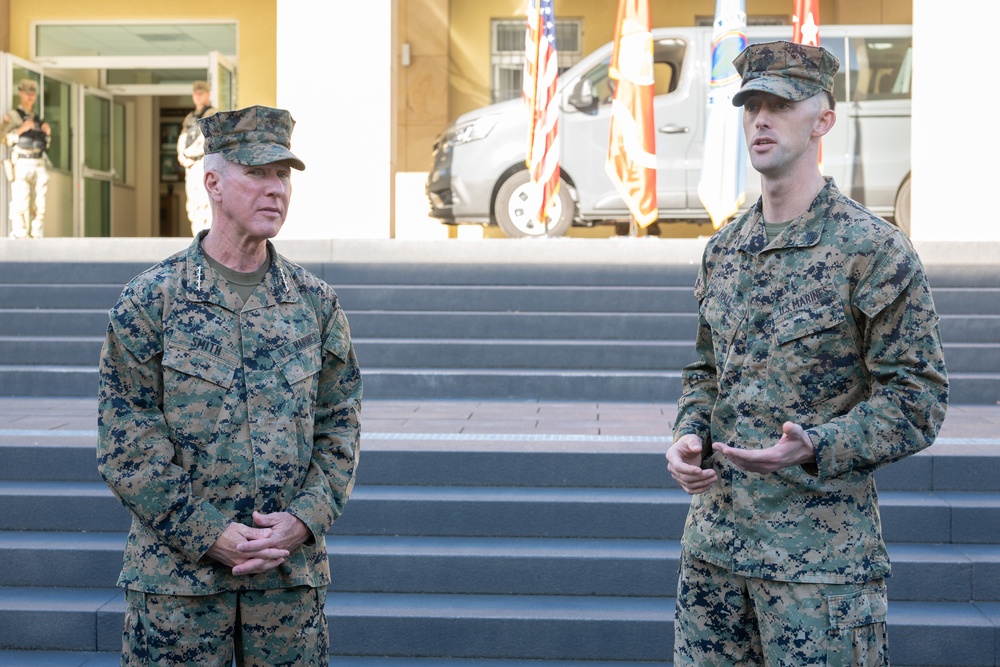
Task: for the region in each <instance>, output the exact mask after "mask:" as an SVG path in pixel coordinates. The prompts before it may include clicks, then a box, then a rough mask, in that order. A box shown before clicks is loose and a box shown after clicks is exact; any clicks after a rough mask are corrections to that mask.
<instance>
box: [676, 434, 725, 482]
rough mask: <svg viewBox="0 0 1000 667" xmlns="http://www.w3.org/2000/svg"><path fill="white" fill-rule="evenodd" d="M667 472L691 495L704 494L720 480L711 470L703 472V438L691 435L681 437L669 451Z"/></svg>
mask: <svg viewBox="0 0 1000 667" xmlns="http://www.w3.org/2000/svg"><path fill="white" fill-rule="evenodd" d="M667 470H669V471H670V476H671V477H673V478H674V479H675V480H677V483H678V484H680V485H681V488H682V489H684V490H685V491H687V492H688V493H690V494H691V495H695V494H697V493H704V492H705V491H707V490H708V489H709V487H711V486H712V485H713V484H715V482H716V480H717V479H718V475H716V473H715V471H714V470H712V469H711V468H708V469H707V470H702V468H701V438H699V437H698V436H696V435H694V434H691V433H689V434H687V435H684V436H681V437H680V438H679V439H678V440H677V441H676V442H674V444H672V445H671V446H670V449H668V450H667Z"/></svg>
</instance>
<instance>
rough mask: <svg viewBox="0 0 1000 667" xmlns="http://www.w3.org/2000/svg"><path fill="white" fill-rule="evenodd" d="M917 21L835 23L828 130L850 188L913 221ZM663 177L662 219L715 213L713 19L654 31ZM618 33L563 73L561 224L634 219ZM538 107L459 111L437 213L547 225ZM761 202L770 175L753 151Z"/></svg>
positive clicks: (755, 35)
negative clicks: (617, 171) (708, 131)
mask: <svg viewBox="0 0 1000 667" xmlns="http://www.w3.org/2000/svg"><path fill="white" fill-rule="evenodd" d="M791 34H792V28H791V26H769V27H751V28H749V29H748V31H747V35H748V40H749V41H750V42H751V43H753V42H764V41H770V40H774V39H790V38H791ZM911 35H912V27H911V26H909V25H853V26H836V25H824V26H822V28H821V30H820V37H821V44H822V45H823V47H824V48H826V49H828V50H829V51H831V52H832V53H833V54H834V55H836V56H837V58H839V59H840V72H839V73H838V74H837V78H836V81H835V90H834V94H835V96H836V98H837V109H836V111H837V123H836V125H835V126H834V128H833V130H832V131H831V132H830V133H829V134H827V135H826V136H825V137H824V138H823V171H824V173H825V174H826V175H828V176H832V177H833V178H834V180H835V181H836V183H837V186H838V187H839V188H840V189H841V191H843V192H844V193H845V194H847V195H849V196H850V197H852V198H854V199H855V200H857V201H859V202H861V203H862V204H865V205H866V206H868V208H870V209H871V210H872V211H874V212H875V213H876V214H878V215H881V216H883V217H886V218H888V219H891V220H894V221H895V222H896V224H897V225H899V226H900V227H902V228H903V229H904V230H906V231H909V206H910V81H911V78H912V70H911V67H912V65H911V63H912V40H911ZM653 44H654V47H653V51H654V53H653V59H654V68H655V75H656V96H655V97H654V101H653V105H654V114H655V118H656V129H657V132H656V160H657V165H658V167H657V173H656V186H657V202H658V204H659V218H660V222H661V223H669V222H670V221H671V220H696V221H700V220H704V221H707V220H708V214H707V213H706V211H705V209H704V207H703V206H702V204H701V200H700V199H699V198H698V181H699V180H700V178H701V162H702V145H703V142H704V134H705V122H706V106H707V102H708V88H709V82H710V66H711V61H712V29H711V28H710V27H705V28H701V27H697V28H695V27H692V28H657V29H654V30H653ZM611 47H612V44H611V43H608V44H605V45H604V46H603V47H601V48H600V49H598V50H597V51H595V52H594V53H591V54H590V55H588V56H586V57H585V58H583V59H582V60H581V61H580V62H579V63H577V64H576V65H574V66H573V67H571V68H570V69H568V70H566V71H565V72H564V73H562V74H561V75H560V76H559V93H558V94H559V96H560V117H559V123H560V125H559V132H560V141H561V153H560V158H559V164H560V169H561V172H562V181H561V183H560V186H559V197H558V200H557V202H556V203H555V208H554V210H553V212H552V222H550V224H549V235H553V236H555V235H563V234H565V233H566V231H567V230H568V229H569V228H570V226H572V225H582V226H591V225H594V224H600V223H613V222H625V221H628V220H629V212H628V209H627V208H626V206H625V202H624V201H623V200H622V198H621V196H620V195H619V194H618V191H617V190H616V189H615V187H614V185H613V184H612V182H611V179H610V178H609V177H608V175H607V173H606V172H605V169H604V162H605V159H606V157H607V152H608V135H609V129H610V115H611V97H612V89H611V86H610V85H609V81H610V80H609V79H608V65H609V63H610V59H611ZM528 118H529V117H528V112H527V110H526V109H525V107H524V105H523V103H522V102H521V100H520V99H516V100H510V101H507V102H501V103H499V104H493V105H490V106H487V107H483V108H481V109H477V110H476V111H472V112H470V113H467V114H463V115H462V116H460V117H459V118H458V120H457V121H456V122H455V124H454V125H452V126H451V127H449V128H448V129H447V130H446V131H445V132H444V133H442V134H441V135H440V136H439V137H438V138H437V139H436V141H435V143H434V166H433V168H432V170H431V172H430V174H429V175H428V178H427V186H426V190H427V196H428V199H429V200H430V205H431V212H430V215H431V217H433V218H437V219H439V220H440V221H441V222H443V223H446V224H461V223H475V224H496V225H499V226H500V228H501V229H502V230H503V231H504V233H506V234H507V235H508V236H515V237H516V236H540V235H543V234H544V233H545V230H544V228H543V227H542V225H539V224H538V223H537V222H535V221H534V220H533V219H532V212H531V210H530V208H529V207H526V206H525V205H524V202H525V200H526V198H527V192H526V188H525V184H526V183H527V182H528V180H529V177H528V172H527V170H526V168H525V164H524V158H525V149H526V145H527V136H528ZM747 169H748V173H747V179H746V185H747V200H746V203H745V204H744V208H746V207H749V206H750V205H752V204H753V203H754V202H756V200H757V198H758V197H759V195H760V177H759V175H758V174H757V173H756V172H755V171H754V170H753V167H752V166H750V164H749V160H748V161H747Z"/></svg>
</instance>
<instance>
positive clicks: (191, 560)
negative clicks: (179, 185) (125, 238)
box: [97, 234, 362, 595]
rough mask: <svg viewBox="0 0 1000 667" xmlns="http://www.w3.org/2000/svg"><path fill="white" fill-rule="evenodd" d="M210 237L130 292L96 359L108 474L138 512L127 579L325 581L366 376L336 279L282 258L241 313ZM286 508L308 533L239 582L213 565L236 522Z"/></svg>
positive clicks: (193, 591) (152, 584) (257, 583)
mask: <svg viewBox="0 0 1000 667" xmlns="http://www.w3.org/2000/svg"><path fill="white" fill-rule="evenodd" d="M201 236H203V234H202V235H199V237H198V238H196V239H195V240H194V242H193V243H192V244H191V246H190V247H189V248H188V249H187V250H186V251H184V252H182V253H178V254H177V255H175V256H173V257H170V258H168V259H166V260H164V261H163V262H161V263H160V264H158V265H156V266H154V267H152V268H151V269H149V270H147V271H146V272H144V273H142V274H141V275H139V276H138V277H136V278H135V279H134V280H132V282H130V283H129V284H128V285H127V286H126V287H125V289H124V291H123V292H122V295H121V298H120V299H119V301H118V303H117V305H115V307H114V308H113V309H112V310H111V313H110V316H111V323H110V325H109V327H108V333H107V338H106V340H105V343H104V349H103V350H102V352H101V363H100V393H99V414H98V426H99V440H98V448H97V457H98V468H99V470H100V472H101V475H102V476H103V477H104V479H105V480H106V481H107V483H108V486H109V487H110V488H111V490H112V491H113V492H114V493H115V495H116V496H117V497H118V498H119V499H120V500H121V502H122V504H124V505H125V507H126V508H127V509H128V510H129V512H131V514H132V517H133V519H132V529H131V531H130V533H129V536H128V542H127V544H126V547H125V563H124V566H123V569H122V573H121V577H120V578H119V584H121V585H123V586H125V587H127V588H130V589H136V590H142V591H146V592H150V593H167V594H173V595H205V594H211V593H217V592H222V591H232V590H263V589H269V588H287V587H292V586H303V585H304V586H312V587H316V586H325V585H326V584H327V583H329V581H330V572H329V563H328V557H327V552H326V543H325V540H324V534H325V533H326V532H327V530H329V528H330V526H331V525H332V524H333V522H334V521H335V520H336V519H337V518H338V517H339V516H340V515H341V513H342V512H343V511H344V506H345V505H346V503H347V499H348V496H349V495H350V493H351V489H352V487H353V485H354V479H355V469H356V467H357V463H358V454H359V445H360V440H359V435H360V412H361V391H362V382H361V375H360V371H359V369H358V363H357V358H356V356H355V353H354V346H353V344H352V343H351V335H350V330H349V328H348V323H347V318H346V316H345V315H344V311H343V310H342V309H341V308H340V305H339V304H338V301H337V296H336V294H335V293H334V292H333V290H332V289H331V288H330V286H329V285H327V284H326V283H324V282H323V281H321V280H320V279H318V278H317V277H315V276H314V275H312V274H311V273H309V272H308V271H306V270H305V269H303V268H301V267H299V266H296V265H295V264H293V263H291V262H289V261H288V260H286V259H285V258H283V257H281V256H280V255H278V254H277V253H276V252H275V250H274V247H273V246H272V245H271V244H270V243H268V248H267V249H268V252H269V254H270V256H271V260H272V264H271V268H270V269H269V271H268V273H267V274H266V276H265V277H264V280H263V281H262V283H261V285H260V286H258V288H257V290H256V291H255V292H254V293H253V294H252V295H251V296H250V298H249V299H248V300H247V302H246V304H245V305H242V306H241V303H240V299H239V297H238V295H237V294H236V292H235V291H233V290H232V289H230V287H229V284H228V283H227V282H226V281H225V279H224V278H222V277H221V276H220V275H219V274H218V273H217V272H216V271H215V270H214V269H212V267H211V266H210V265H209V264H208V262H207V261H206V259H205V255H204V254H203V253H202V251H201V247H200V241H201ZM255 510H256V511H260V512H279V511H287V512H291V513H292V514H294V515H295V516H296V517H298V518H299V519H301V520H302V521H303V522H304V523H305V524H306V526H308V528H309V530H310V531H311V532H312V539H311V540H310V541H308V542H307V543H306V544H303V545H302V546H301V547H299V548H298V549H296V550H295V551H293V552H292V554H291V555H290V556H289V557H288V558H287V559H286V560H285V562H284V563H283V564H282V565H281V566H279V567H278V568H276V569H273V570H270V571H268V572H265V573H261V574H254V575H248V576H243V577H234V576H233V575H232V573H231V570H230V568H229V567H227V566H224V565H222V564H220V563H217V562H215V561H213V560H211V559H209V558H207V557H206V553H207V551H208V549H209V547H211V546H212V544H213V543H214V542H215V541H216V539H217V538H218V537H219V535H221V533H222V531H223V530H225V528H226V526H227V525H228V524H229V523H230V522H238V523H242V524H245V525H248V526H252V525H254V524H253V519H252V516H251V515H252V513H253V512H254V511H255Z"/></svg>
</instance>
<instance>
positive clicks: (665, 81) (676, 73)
mask: <svg viewBox="0 0 1000 667" xmlns="http://www.w3.org/2000/svg"><path fill="white" fill-rule="evenodd" d="M686 51H687V42H685V41H684V40H682V39H676V38H673V37H668V38H666V39H659V40H656V41H655V42H653V90H654V92H655V94H656V95H668V94H670V93H672V92H674V91H675V90H677V86H678V84H679V83H680V72H681V66H682V65H683V64H684V55H685V52H686ZM610 66H611V60H610V59H607V60H604V61H602V62H601V63H600V64H598V65H596V66H595V67H594V68H593V69H591V70H590V71H589V72H587V73H586V74H584V75H583V77H582V78H583V79H586V80H588V81H590V85H591V86H592V89H593V92H594V95H595V97H596V99H597V103H598V104H599V105H607V104H611V102H612V100H613V99H614V95H615V83H616V82H615V81H613V80H612V79H611V78H610V77H609V76H608V69H609V68H610Z"/></svg>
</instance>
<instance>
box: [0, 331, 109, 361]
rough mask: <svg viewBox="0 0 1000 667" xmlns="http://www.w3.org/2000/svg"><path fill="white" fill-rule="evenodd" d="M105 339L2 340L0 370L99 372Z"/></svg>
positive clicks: (89, 337) (0, 343)
mask: <svg viewBox="0 0 1000 667" xmlns="http://www.w3.org/2000/svg"><path fill="white" fill-rule="evenodd" d="M103 344H104V336H0V366H84V367H93V368H96V367H97V364H98V363H99V361H100V358H101V346H102V345H103Z"/></svg>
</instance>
